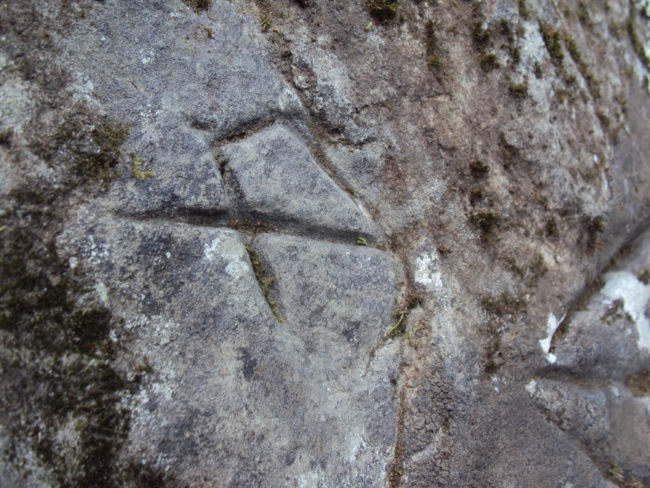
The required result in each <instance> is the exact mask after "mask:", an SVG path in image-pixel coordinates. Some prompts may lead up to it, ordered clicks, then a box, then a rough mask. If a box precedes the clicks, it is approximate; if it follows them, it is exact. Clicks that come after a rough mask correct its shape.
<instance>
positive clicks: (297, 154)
mask: <svg viewBox="0 0 650 488" xmlns="http://www.w3.org/2000/svg"><path fill="white" fill-rule="evenodd" d="M222 150H223V153H224V156H225V158H226V163H227V166H226V174H227V175H228V176H230V175H231V174H232V176H231V178H230V181H229V183H230V184H231V185H232V187H233V191H234V193H236V194H239V198H238V200H239V201H240V205H239V206H238V210H239V213H240V214H241V215H242V217H244V218H251V219H256V220H267V221H268V220H272V221H273V222H274V223H275V224H276V225H277V224H282V223H286V224H289V225H291V224H293V226H297V227H298V228H301V229H302V230H303V232H308V233H309V232H311V233H313V232H318V231H320V232H321V233H325V234H326V235H330V236H331V235H337V234H338V235H339V236H341V235H342V236H346V235H347V236H348V237H350V236H352V237H354V236H357V235H364V236H369V235H373V236H375V237H376V234H377V230H376V228H374V227H373V226H372V224H371V222H370V221H369V220H368V218H367V217H366V216H365V215H364V214H363V212H362V211H361V210H360V209H359V208H358V207H357V205H356V204H355V203H354V202H353V201H352V199H351V198H350V197H349V196H348V195H346V194H345V192H344V191H343V190H342V189H340V188H339V187H337V186H336V184H335V183H334V182H333V181H332V179H331V178H330V177H329V176H328V175H327V173H325V171H324V170H323V169H321V168H319V167H318V165H317V164H316V161H315V160H314V159H313V157H312V156H311V154H310V153H309V149H308V148H307V147H306V146H305V145H304V144H302V143H301V142H300V140H299V139H297V138H296V136H294V135H293V134H292V133H291V132H290V131H289V130H287V129H286V128H284V127H282V126H280V125H278V126H275V125H274V126H273V127H270V128H268V129H264V130H261V131H260V132H258V133H256V134H255V135H253V136H251V137H250V138H248V139H245V140H244V141H242V142H239V143H235V144H231V145H227V146H224V147H223V148H222ZM287 190H289V191H287ZM286 224H285V225H286Z"/></svg>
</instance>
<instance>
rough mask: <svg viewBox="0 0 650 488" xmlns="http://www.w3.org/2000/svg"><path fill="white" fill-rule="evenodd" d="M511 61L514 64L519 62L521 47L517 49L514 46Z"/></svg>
mask: <svg viewBox="0 0 650 488" xmlns="http://www.w3.org/2000/svg"><path fill="white" fill-rule="evenodd" d="M512 62H513V63H514V64H519V63H521V49H519V48H518V47H515V48H514V49H513V50H512Z"/></svg>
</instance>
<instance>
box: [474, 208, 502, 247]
mask: <svg viewBox="0 0 650 488" xmlns="http://www.w3.org/2000/svg"><path fill="white" fill-rule="evenodd" d="M499 220H500V219H499V216H498V215H497V214H495V213H492V212H483V211H481V212H476V213H472V214H470V216H469V221H470V223H471V224H472V225H474V226H475V227H478V229H480V231H481V239H482V240H483V241H489V240H490V238H491V237H492V235H493V234H494V229H495V228H496V226H497V225H498V224H499Z"/></svg>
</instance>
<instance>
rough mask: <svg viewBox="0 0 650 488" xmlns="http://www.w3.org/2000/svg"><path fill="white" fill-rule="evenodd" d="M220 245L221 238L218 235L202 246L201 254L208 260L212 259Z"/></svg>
mask: <svg viewBox="0 0 650 488" xmlns="http://www.w3.org/2000/svg"><path fill="white" fill-rule="evenodd" d="M220 246H221V239H219V238H218V237H217V238H216V239H214V240H213V241H212V242H210V243H208V244H206V245H205V247H204V248H203V255H204V256H205V259H207V260H208V261H213V260H214V257H215V256H216V255H217V254H218V249H219V247H220Z"/></svg>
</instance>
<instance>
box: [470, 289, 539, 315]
mask: <svg viewBox="0 0 650 488" xmlns="http://www.w3.org/2000/svg"><path fill="white" fill-rule="evenodd" d="M527 305H528V303H527V302H526V300H525V299H524V298H522V297H514V296H512V295H511V294H510V293H508V292H504V293H502V294H501V296H499V297H493V296H487V297H484V298H483V299H482V300H481V306H482V307H483V309H484V310H485V311H486V312H487V313H489V314H490V315H495V316H497V317H506V316H508V315H517V314H519V313H521V312H523V311H524V310H525V309H526V307H527Z"/></svg>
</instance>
